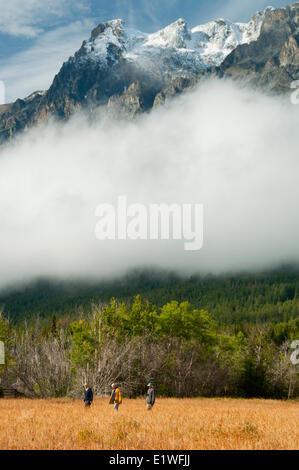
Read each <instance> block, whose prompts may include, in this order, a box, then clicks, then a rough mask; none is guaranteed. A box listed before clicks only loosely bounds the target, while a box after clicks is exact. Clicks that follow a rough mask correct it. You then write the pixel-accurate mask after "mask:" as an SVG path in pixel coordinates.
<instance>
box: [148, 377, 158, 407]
mask: <svg viewBox="0 0 299 470" xmlns="http://www.w3.org/2000/svg"><path fill="white" fill-rule="evenodd" d="M155 400H156V395H155V390H154V387H153V384H152V382H149V383H148V384H147V393H146V409H147V410H151V409H152V407H153V406H154V404H155Z"/></svg>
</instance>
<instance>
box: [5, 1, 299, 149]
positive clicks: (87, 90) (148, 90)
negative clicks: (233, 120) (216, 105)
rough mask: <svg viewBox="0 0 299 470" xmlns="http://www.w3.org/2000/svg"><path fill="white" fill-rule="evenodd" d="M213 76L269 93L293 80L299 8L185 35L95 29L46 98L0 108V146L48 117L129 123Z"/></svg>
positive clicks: (182, 25) (217, 23)
mask: <svg viewBox="0 0 299 470" xmlns="http://www.w3.org/2000/svg"><path fill="white" fill-rule="evenodd" d="M213 76H216V77H218V78H230V79H233V80H238V81H240V82H242V83H245V84H249V85H251V86H254V87H258V88H261V89H264V90H266V91H270V92H274V93H284V92H286V91H287V90H289V87H290V84H291V82H292V81H294V80H297V79H298V78H299V2H295V3H293V4H292V5H290V6H287V7H284V8H279V9H274V8H272V7H267V8H266V9H265V10H264V11H263V12H257V13H256V14H255V15H253V17H252V19H251V20H250V21H249V22H248V23H232V22H230V21H225V20H223V19H218V20H214V21H211V22H209V23H206V24H204V25H199V26H195V27H193V28H191V29H189V28H188V25H187V23H186V22H185V21H184V20H183V19H182V18H179V19H178V20H177V21H175V22H174V23H172V24H171V25H168V26H166V27H165V28H163V29H162V30H159V31H157V32H156V33H151V34H149V33H142V32H140V31H138V30H134V29H132V28H127V27H126V26H125V24H124V22H123V21H122V20H121V19H117V20H111V21H108V22H106V23H100V24H99V25H98V26H97V27H96V28H94V29H93V30H92V32H91V35H90V38H89V39H88V40H85V41H83V43H82V46H81V48H80V49H79V50H78V51H77V52H75V54H74V55H73V56H71V57H70V58H69V59H68V60H67V61H66V62H64V63H63V65H62V67H61V69H60V71H59V72H58V73H57V74H56V76H55V77H54V80H53V82H52V85H51V86H50V88H49V89H48V90H47V91H45V92H34V93H32V94H31V95H30V96H29V97H27V98H25V99H23V100H21V99H18V100H16V101H15V102H14V103H11V104H8V105H5V106H2V107H0V136H1V138H2V140H7V139H9V138H11V137H12V136H14V135H15V134H16V133H18V132H20V131H24V130H27V129H29V128H30V127H32V126H34V125H36V124H38V123H39V122H43V121H45V120H46V119H47V118H49V117H51V116H55V117H57V118H59V119H68V118H69V117H70V116H71V115H72V114H73V113H74V112H75V111H76V110H78V109H79V110H80V109H87V110H89V111H93V110H94V109H95V108H98V107H99V106H105V108H106V110H107V113H108V114H109V115H111V116H113V117H114V116H117V117H118V116H123V117H124V118H126V119H133V118H135V117H136V116H137V115H138V114H140V113H143V112H147V111H150V110H151V109H153V108H156V107H157V106H160V105H163V104H165V102H166V101H167V100H168V99H170V98H171V97H173V96H174V95H176V94H178V93H181V92H183V91H184V90H186V89H188V88H190V87H192V86H194V85H195V84H197V83H199V82H200V81H201V80H202V79H206V78H209V77H213Z"/></svg>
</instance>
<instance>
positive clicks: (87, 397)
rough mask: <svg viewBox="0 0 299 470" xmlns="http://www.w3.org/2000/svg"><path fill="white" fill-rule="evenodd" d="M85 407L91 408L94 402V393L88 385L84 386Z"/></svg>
mask: <svg viewBox="0 0 299 470" xmlns="http://www.w3.org/2000/svg"><path fill="white" fill-rule="evenodd" d="M83 401H84V404H85V407H87V408H89V407H90V405H91V404H92V402H93V393H92V390H91V388H90V387H88V384H87V383H85V384H84V398H83Z"/></svg>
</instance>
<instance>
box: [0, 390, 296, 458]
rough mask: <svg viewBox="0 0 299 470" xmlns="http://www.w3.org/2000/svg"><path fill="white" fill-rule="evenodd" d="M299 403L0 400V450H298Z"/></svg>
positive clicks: (233, 400)
mask: <svg viewBox="0 0 299 470" xmlns="http://www.w3.org/2000/svg"><path fill="white" fill-rule="evenodd" d="M298 421H299V402H298V401H297V402H295V401H291V402H281V401H275V400H237V399H181V400H180V399H159V400H158V401H157V403H156V405H155V407H154V409H153V410H152V411H146V409H145V401H144V400H142V399H137V400H126V399H125V400H124V403H123V404H122V405H121V406H120V409H119V411H118V412H115V411H114V410H113V407H112V406H108V405H107V399H102V398H98V399H96V400H95V403H94V405H93V406H92V407H91V409H87V410H85V409H84V407H83V403H82V402H81V401H79V400H75V401H72V400H68V399H61V400H54V399H52V400H28V399H15V400H12V399H1V400H0V449H119V450H120V449H131V450H134V449H142V450H144V449H155V450H159V449H165V450H168V449H171V450H173V449H177V450H183V449H184V450H189V449H299V427H298Z"/></svg>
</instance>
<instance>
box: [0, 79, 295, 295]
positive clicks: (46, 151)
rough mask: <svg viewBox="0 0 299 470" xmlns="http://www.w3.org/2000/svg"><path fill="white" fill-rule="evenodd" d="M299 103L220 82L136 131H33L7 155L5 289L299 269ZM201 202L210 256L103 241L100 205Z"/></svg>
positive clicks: (122, 127)
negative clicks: (167, 273)
mask: <svg viewBox="0 0 299 470" xmlns="http://www.w3.org/2000/svg"><path fill="white" fill-rule="evenodd" d="M298 126H299V114H298V108H297V106H294V105H291V104H290V101H287V102H283V101H281V99H279V98H273V97H271V98H270V97H265V96H262V95H261V94H259V93H257V92H252V91H250V90H240V89H238V88H237V86H236V85H233V84H231V83H225V82H211V83H207V84H205V85H202V86H201V87H200V88H199V89H198V90H196V91H194V92H192V93H190V94H189V95H186V96H184V97H182V98H180V99H179V100H178V101H177V103H176V104H175V105H173V106H171V107H170V109H160V110H159V111H157V112H154V113H152V114H151V115H148V116H143V117H142V119H140V120H139V121H138V122H136V123H122V124H120V123H119V122H115V123H105V122H103V123H101V122H97V123H95V124H94V125H92V126H91V125H90V124H87V122H86V121H85V120H84V118H83V117H82V116H77V117H76V118H75V119H73V120H72V121H70V122H68V123H67V124H65V125H61V124H60V125H59V126H58V125H55V124H52V125H48V126H46V127H45V128H40V129H35V130H33V131H31V132H30V133H28V134H27V135H26V136H25V137H23V138H22V139H19V140H18V141H17V142H15V143H14V144H13V145H11V146H9V147H6V148H2V150H1V153H0V226H1V231H0V246H1V253H0V266H1V270H0V286H1V285H2V286H3V285H5V284H7V283H10V282H15V281H18V280H23V279H26V280H29V279H32V278H34V277H35V276H39V275H56V276H61V277H70V276H83V277H84V276H110V275H113V274H120V273H122V272H123V271H124V270H126V269H128V268H132V267H134V266H136V267H141V266H144V265H157V266H162V267H163V268H169V269H178V270H180V271H182V272H195V271H196V272H200V271H201V272H206V271H212V272H221V271H226V270H231V269H232V270H234V269H257V268H260V267H267V266H271V265H272V264H275V263H279V262H285V261H296V262H298V261H299V244H298V233H299V219H298V217H297V214H298V200H299V186H298V172H299V160H298V143H299V142H298V141H299V136H298ZM119 195H127V197H128V202H129V203H134V202H137V203H139V202H140V203H144V204H148V203H160V202H166V203H176V202H177V203H180V202H181V203H184V202H185V203H186V202H194V203H196V202H197V203H203V204H204V210H205V234H204V247H203V249H202V250H201V251H199V252H184V251H183V241H182V242H181V241H151V242H148V241H136V242H134V241H110V242H108V241H107V242H103V241H102V242H101V241H98V240H96V238H95V234H94V229H95V224H96V218H95V216H94V211H95V208H96V207H97V206H98V204H99V203H103V202H108V203H115V202H116V199H117V197H118V196H119Z"/></svg>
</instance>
